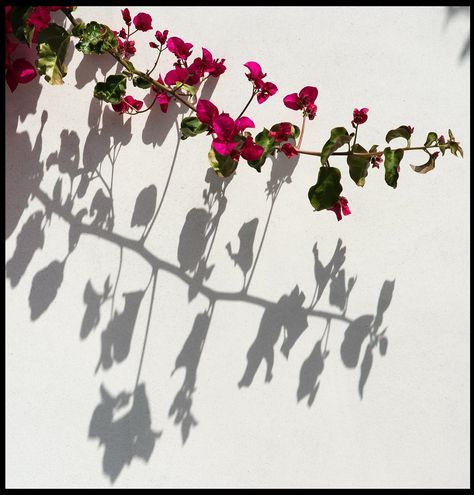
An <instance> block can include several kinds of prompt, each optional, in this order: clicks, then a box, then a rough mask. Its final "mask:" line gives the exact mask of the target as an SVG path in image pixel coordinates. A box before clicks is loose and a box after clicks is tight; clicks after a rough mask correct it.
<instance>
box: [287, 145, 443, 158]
mask: <svg viewBox="0 0 474 495" xmlns="http://www.w3.org/2000/svg"><path fill="white" fill-rule="evenodd" d="M437 147H438V146H437V145H433V146H414V147H411V148H408V147H407V148H399V149H401V150H403V151H416V150H427V149H428V148H437ZM296 151H297V152H298V153H300V154H301V155H311V156H321V151H306V150H300V149H296ZM347 155H354V156H369V157H370V156H378V155H383V151H374V152H372V153H370V152H367V153H352V152H349V151H335V152H334V153H331V156H347Z"/></svg>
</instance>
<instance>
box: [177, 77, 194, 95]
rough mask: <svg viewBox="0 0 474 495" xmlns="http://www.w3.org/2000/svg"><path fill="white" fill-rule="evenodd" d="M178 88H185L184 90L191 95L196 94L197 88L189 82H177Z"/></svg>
mask: <svg viewBox="0 0 474 495" xmlns="http://www.w3.org/2000/svg"><path fill="white" fill-rule="evenodd" d="M176 88H177V89H183V90H184V91H187V92H188V93H189V94H190V95H191V96H194V95H195V94H196V91H197V89H196V88H195V87H194V86H190V85H189V84H184V83H182V82H179V81H178V82H177V83H176Z"/></svg>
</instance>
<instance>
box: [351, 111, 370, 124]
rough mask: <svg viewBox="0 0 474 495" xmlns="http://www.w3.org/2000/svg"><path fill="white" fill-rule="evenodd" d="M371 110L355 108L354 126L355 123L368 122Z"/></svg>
mask: <svg viewBox="0 0 474 495" xmlns="http://www.w3.org/2000/svg"><path fill="white" fill-rule="evenodd" d="M368 111H369V109H368V108H361V109H360V110H358V109H357V108H354V116H353V120H352V122H351V123H352V126H353V127H354V126H355V125H359V124H363V123H364V122H367V119H368V117H367V112H368Z"/></svg>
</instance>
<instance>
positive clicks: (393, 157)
mask: <svg viewBox="0 0 474 495" xmlns="http://www.w3.org/2000/svg"><path fill="white" fill-rule="evenodd" d="M383 154H384V158H385V159H384V163H383V165H384V167H385V182H386V183H387V184H388V185H389V186H391V187H393V188H394V189H395V188H396V187H397V181H398V175H399V174H398V166H399V164H400V162H401V160H402V158H403V150H402V149H398V150H392V149H391V148H389V147H387V148H385V149H384V150H383Z"/></svg>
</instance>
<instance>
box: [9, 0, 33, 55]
mask: <svg viewBox="0 0 474 495" xmlns="http://www.w3.org/2000/svg"><path fill="white" fill-rule="evenodd" d="M33 9H34V7H26V6H23V5H21V6H19V7H12V10H11V13H10V21H11V25H12V31H13V34H14V35H15V37H16V39H17V40H18V41H21V42H22V43H26V44H28V46H31V40H32V39H33V34H34V31H35V28H34V26H31V25H29V24H28V23H27V19H28V17H30V15H31V13H32V12H33Z"/></svg>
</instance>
